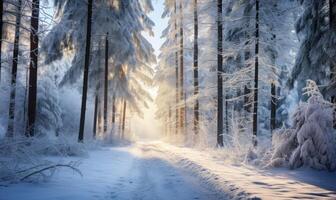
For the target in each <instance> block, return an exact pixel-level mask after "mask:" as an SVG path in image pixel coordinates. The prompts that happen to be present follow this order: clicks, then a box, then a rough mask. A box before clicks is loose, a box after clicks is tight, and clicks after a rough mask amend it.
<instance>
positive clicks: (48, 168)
mask: <svg viewBox="0 0 336 200" xmlns="http://www.w3.org/2000/svg"><path fill="white" fill-rule="evenodd" d="M57 167H67V168H70V169H72V170H73V171H75V172H77V173H78V174H79V175H80V176H83V174H82V172H81V171H80V170H79V169H77V168H75V167H73V166H71V165H65V164H56V165H51V166H48V167H45V168H42V169H40V170H37V171H34V172H32V173H30V174H28V175H26V176H24V177H23V178H21V179H20V180H21V181H23V180H25V179H27V178H29V177H31V176H34V175H36V174H39V173H42V172H44V171H47V170H50V169H54V168H57Z"/></svg>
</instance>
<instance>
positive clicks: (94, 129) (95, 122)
mask: <svg viewBox="0 0 336 200" xmlns="http://www.w3.org/2000/svg"><path fill="white" fill-rule="evenodd" d="M97 114H98V90H96V95H95V107H94V117H93V138H94V139H95V138H96V136H97Z"/></svg>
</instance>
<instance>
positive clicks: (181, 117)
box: [179, 1, 185, 133]
mask: <svg viewBox="0 0 336 200" xmlns="http://www.w3.org/2000/svg"><path fill="white" fill-rule="evenodd" d="M182 4H183V1H180V9H179V10H180V101H181V103H182V102H183V101H184V49H183V48H184V44H183V43H184V42H183V34H184V33H183V5H182ZM184 112H185V108H184V106H182V105H181V107H180V123H179V124H180V129H181V132H182V133H184V132H185V130H184V129H185V118H184Z"/></svg>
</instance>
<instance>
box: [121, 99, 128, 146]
mask: <svg viewBox="0 0 336 200" xmlns="http://www.w3.org/2000/svg"><path fill="white" fill-rule="evenodd" d="M126 108H127V103H126V100H124V107H123V113H122V127H121V138H122V139H125V126H126Z"/></svg>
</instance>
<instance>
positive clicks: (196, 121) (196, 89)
mask: <svg viewBox="0 0 336 200" xmlns="http://www.w3.org/2000/svg"><path fill="white" fill-rule="evenodd" d="M197 5H198V4H197V0H194V96H195V105H194V131H195V134H198V132H199V127H198V126H199V101H198V93H199V86H198V11H197V9H198V6H197Z"/></svg>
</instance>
